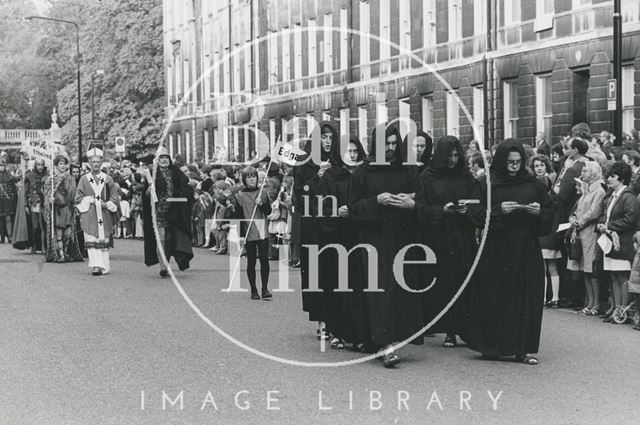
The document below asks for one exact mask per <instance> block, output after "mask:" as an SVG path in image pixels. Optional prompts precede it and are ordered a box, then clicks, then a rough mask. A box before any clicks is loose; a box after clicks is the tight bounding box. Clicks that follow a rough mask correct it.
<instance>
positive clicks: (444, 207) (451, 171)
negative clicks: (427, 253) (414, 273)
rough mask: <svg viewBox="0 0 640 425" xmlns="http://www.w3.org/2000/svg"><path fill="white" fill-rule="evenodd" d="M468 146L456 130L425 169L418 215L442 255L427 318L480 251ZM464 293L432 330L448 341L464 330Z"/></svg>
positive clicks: (437, 310)
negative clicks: (472, 208) (471, 215)
mask: <svg viewBox="0 0 640 425" xmlns="http://www.w3.org/2000/svg"><path fill="white" fill-rule="evenodd" d="M466 164H467V163H466V161H465V157H464V150H463V149H462V145H461V144H460V141H459V140H458V139H457V138H456V137H454V136H445V137H443V138H442V139H440V140H439V141H438V143H437V145H436V150H435V152H434V154H433V157H432V158H431V163H430V165H429V167H428V168H427V169H426V170H425V171H424V172H423V173H422V174H421V175H420V178H419V180H418V189H417V191H416V215H417V216H418V220H419V221H420V223H422V224H424V234H425V238H426V241H427V245H428V246H429V247H430V248H431V249H432V250H433V251H434V253H435V254H436V259H437V266H436V276H435V277H436V278H437V280H436V281H435V283H434V286H433V287H432V288H431V289H430V290H429V291H428V292H426V293H425V296H424V307H425V320H426V322H427V323H430V322H431V321H432V320H434V319H435V317H436V316H437V315H438V314H440V312H442V311H443V310H444V309H445V307H446V306H447V305H448V303H449V302H450V301H451V300H452V299H453V297H454V296H455V295H456V293H457V292H458V291H459V289H460V287H461V286H462V284H463V283H464V281H465V279H466V278H467V274H468V272H469V270H470V269H471V265H472V264H473V260H474V259H475V256H476V252H477V243H476V238H475V226H474V224H473V222H472V220H470V218H469V215H468V214H467V212H468V206H466V205H462V204H460V203H459V201H461V200H470V199H475V200H478V199H479V197H480V189H479V183H478V182H477V181H476V180H475V179H474V178H473V175H472V174H471V172H470V171H469V170H468V169H467V166H466ZM463 295H464V294H460V296H459V297H458V299H457V300H456V301H455V303H454V304H453V305H452V306H451V308H450V309H449V310H448V311H447V312H446V313H445V314H444V315H443V316H442V317H441V318H440V319H439V320H438V321H437V322H436V323H434V324H433V325H432V326H430V327H429V329H428V332H429V333H446V334H447V336H446V338H445V341H444V344H443V345H444V346H445V347H454V346H456V345H457V341H456V335H460V334H461V333H462V332H463V330H464V320H465V317H464V310H463V309H464V297H463Z"/></svg>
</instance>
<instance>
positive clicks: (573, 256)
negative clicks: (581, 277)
mask: <svg viewBox="0 0 640 425" xmlns="http://www.w3.org/2000/svg"><path fill="white" fill-rule="evenodd" d="M567 236H568V238H567V239H566V242H567V245H568V248H569V259H570V260H574V261H580V260H581V259H582V242H581V241H580V237H579V235H578V230H577V229H576V228H574V227H572V228H570V229H569V230H568V231H567Z"/></svg>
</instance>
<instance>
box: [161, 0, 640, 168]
mask: <svg viewBox="0 0 640 425" xmlns="http://www.w3.org/2000/svg"><path fill="white" fill-rule="evenodd" d="M622 8H623V34H624V38H623V93H622V98H623V106H624V107H623V109H624V110H623V111H622V112H621V113H622V114H623V130H625V131H630V130H631V129H632V128H637V127H640V51H639V48H640V0H623V1H622ZM612 15H613V1H612V0H326V1H325V0H323V1H319V0H215V1H214V0H208V1H207V0H164V21H165V23H164V45H165V71H166V80H167V84H166V87H167V89H166V90H167V96H166V101H167V119H170V118H173V120H172V121H171V124H170V128H169V135H168V139H167V140H166V143H167V145H168V147H169V149H170V151H171V152H172V153H173V154H174V155H175V154H180V155H181V156H182V157H183V158H184V159H185V160H186V161H195V160H205V161H210V160H211V159H212V158H213V155H214V153H216V152H217V156H216V158H218V157H221V159H231V160H232V159H237V160H245V159H248V158H249V157H250V156H251V155H252V153H253V152H254V151H255V149H256V134H259V133H262V134H264V135H266V137H268V138H269V140H270V141H271V142H272V143H275V141H276V140H277V139H278V138H284V137H291V135H290V134H288V133H285V134H283V124H284V123H286V122H288V121H289V120H291V119H292V118H293V117H298V118H301V119H300V120H295V124H294V125H293V131H294V132H298V133H299V134H301V135H304V133H305V131H306V130H307V129H306V118H311V117H312V118H314V119H316V120H317V121H321V120H323V119H326V118H330V119H331V120H333V122H334V123H335V125H336V127H337V128H340V129H341V130H342V131H343V132H349V133H350V134H351V135H353V136H358V137H359V138H360V139H361V140H364V141H365V142H366V141H367V135H368V133H369V132H370V130H371V129H372V128H373V126H374V125H375V124H376V123H377V122H383V121H387V120H390V119H393V118H396V117H409V118H411V119H413V120H414V121H415V122H416V123H417V125H418V127H419V128H422V129H424V130H426V131H427V132H429V133H431V134H432V136H433V137H434V138H435V139H438V138H439V137H441V136H443V135H445V134H454V135H458V136H459V137H460V138H461V140H463V141H469V140H471V139H472V138H474V131H473V128H472V125H471V123H470V120H469V118H468V117H472V118H473V121H474V122H475V125H476V130H477V133H475V134H476V135H479V137H480V138H481V139H483V140H486V141H487V143H488V144H491V143H495V142H496V141H500V140H502V139H504V138H506V137H517V138H519V139H521V140H524V141H532V140H533V139H534V137H535V135H536V133H537V132H538V131H544V132H545V133H546V135H547V138H551V139H552V140H553V141H554V142H555V141H557V140H559V138H560V137H561V136H563V135H565V134H567V133H568V131H569V129H570V127H571V126H572V125H573V124H574V123H576V122H580V121H586V122H587V123H589V124H590V125H591V126H592V129H593V130H594V131H600V130H605V129H607V130H611V129H612V126H613V115H612V114H613V112H611V111H608V110H607V92H606V85H607V84H606V83H607V80H608V79H610V78H612V60H613V43H612ZM363 34H370V35H371V36H370V37H367V36H365V35H363ZM386 41H389V42H390V43H387V42H386ZM443 81H446V83H447V84H448V85H449V86H450V89H451V91H450V90H448V88H447V87H446V86H445V84H444V83H443ZM190 89H191V90H190ZM458 99H459V101H461V102H462V103H463V104H464V107H465V108H464V109H466V110H467V111H468V114H469V115H467V113H466V112H465V111H464V109H463V108H461V105H460V104H459V103H458ZM287 131H288V130H287ZM258 132H259V133H258Z"/></svg>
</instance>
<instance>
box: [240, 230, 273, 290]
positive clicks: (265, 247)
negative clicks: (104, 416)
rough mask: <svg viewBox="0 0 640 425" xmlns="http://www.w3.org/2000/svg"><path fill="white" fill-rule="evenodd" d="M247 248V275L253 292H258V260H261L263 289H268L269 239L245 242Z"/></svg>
mask: <svg viewBox="0 0 640 425" xmlns="http://www.w3.org/2000/svg"><path fill="white" fill-rule="evenodd" d="M245 248H246V250H247V276H248V277H249V285H251V292H257V291H258V289H257V287H256V260H257V259H259V260H260V279H261V280H262V290H263V291H265V290H266V289H267V285H268V283H269V239H268V238H265V239H260V240H257V241H249V242H247V243H246V244H245Z"/></svg>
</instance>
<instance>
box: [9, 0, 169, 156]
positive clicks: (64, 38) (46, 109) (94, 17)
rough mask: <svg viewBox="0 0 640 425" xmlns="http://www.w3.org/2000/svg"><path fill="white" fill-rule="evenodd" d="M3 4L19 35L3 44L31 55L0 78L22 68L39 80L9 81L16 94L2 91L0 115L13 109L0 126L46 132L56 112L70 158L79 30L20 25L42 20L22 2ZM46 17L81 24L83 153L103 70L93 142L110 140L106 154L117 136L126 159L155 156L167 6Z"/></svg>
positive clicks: (129, 1)
mask: <svg viewBox="0 0 640 425" xmlns="http://www.w3.org/2000/svg"><path fill="white" fill-rule="evenodd" d="M0 1H3V0H0ZM4 1H5V2H7V1H8V2H10V3H11V4H12V7H13V9H12V10H14V13H13V21H12V22H14V24H13V25H14V26H15V29H13V30H12V29H11V28H7V29H6V31H0V41H3V40H5V39H7V40H9V41H10V43H9V45H13V46H16V47H17V48H18V49H19V46H21V45H22V46H27V48H26V49H24V51H22V52H20V53H19V54H16V55H14V56H12V57H13V59H15V60H14V61H13V62H12V63H11V64H3V66H1V67H0V76H2V77H3V76H4V75H6V74H10V73H11V72H13V73H16V69H17V68H22V69H28V70H29V73H30V74H34V75H40V76H39V77H33V79H28V80H27V81H17V80H15V79H14V80H13V81H10V82H9V83H8V84H7V86H8V87H12V88H13V89H14V91H15V93H13V92H11V90H8V89H5V91H2V90H1V89H0V110H5V109H4V108H2V106H3V105H4V104H5V103H10V104H12V105H13V106H12V108H8V109H6V111H9V112H8V113H7V114H8V115H9V116H8V117H7V118H4V120H5V121H3V116H2V114H0V126H2V125H8V124H15V125H16V126H23V127H25V126H27V125H28V124H30V125H32V126H33V125H35V126H36V127H40V128H48V127H49V124H50V120H49V115H50V114H51V110H52V108H53V107H54V106H56V105H57V107H58V116H59V121H60V125H61V127H62V130H63V141H62V142H63V144H66V145H67V150H68V151H69V153H70V154H71V155H73V154H74V153H75V152H76V150H77V142H78V106H77V102H78V100H77V86H76V38H75V37H76V32H75V28H74V27H73V26H71V25H65V24H61V23H55V22H46V21H42V20H33V21H32V22H31V23H25V22H22V21H21V20H20V19H16V18H19V17H20V16H28V15H33V14H37V13H35V11H34V10H33V8H32V7H22V8H20V7H19V5H20V4H22V5H23V6H24V3H25V2H24V1H23V0H4ZM1 12H2V8H0V13H1ZM0 16H1V15H0ZM46 16H48V17H52V18H59V19H66V20H71V21H75V22H78V23H79V27H80V50H81V58H80V60H81V101H82V135H83V142H84V145H85V149H86V146H87V142H88V141H89V140H90V139H91V88H92V87H91V85H92V84H91V82H92V78H91V76H92V75H93V74H94V73H95V71H96V70H99V69H102V70H104V75H101V76H96V77H95V87H94V94H95V117H96V122H95V129H96V137H97V138H101V139H103V140H105V148H106V150H107V151H110V150H112V149H113V143H114V139H115V137H116V136H124V137H125V138H126V139H127V148H128V151H129V153H132V154H138V153H139V154H144V153H146V152H149V151H151V150H152V149H153V148H154V147H155V145H156V144H157V141H158V139H159V136H160V134H161V132H162V121H163V117H164V74H163V37H162V0H109V1H98V0H88V1H87V0H85V1H82V2H81V1H80V0H75V2H71V1H55V2H52V7H51V8H50V9H49V10H47V12H46ZM16 29H17V30H19V31H17V30H16ZM3 44H4V43H3ZM18 59H20V61H18ZM14 62H15V63H14ZM5 69H6V71H5ZM3 72H4V73H3ZM16 74H17V73H16ZM42 75H44V77H43V76H42ZM23 79H24V78H23ZM3 80H4V78H3ZM1 87H4V86H1ZM34 90H35V92H34ZM47 90H48V91H47ZM30 97H31V102H30V101H29V99H30ZM16 98H21V99H22V100H21V101H20V102H16V100H15V99H16ZM35 98H37V101H34V100H33V99H35ZM3 102H4V103H3ZM34 102H35V103H34ZM30 109H31V111H30ZM18 124H19V125H18Z"/></svg>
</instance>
